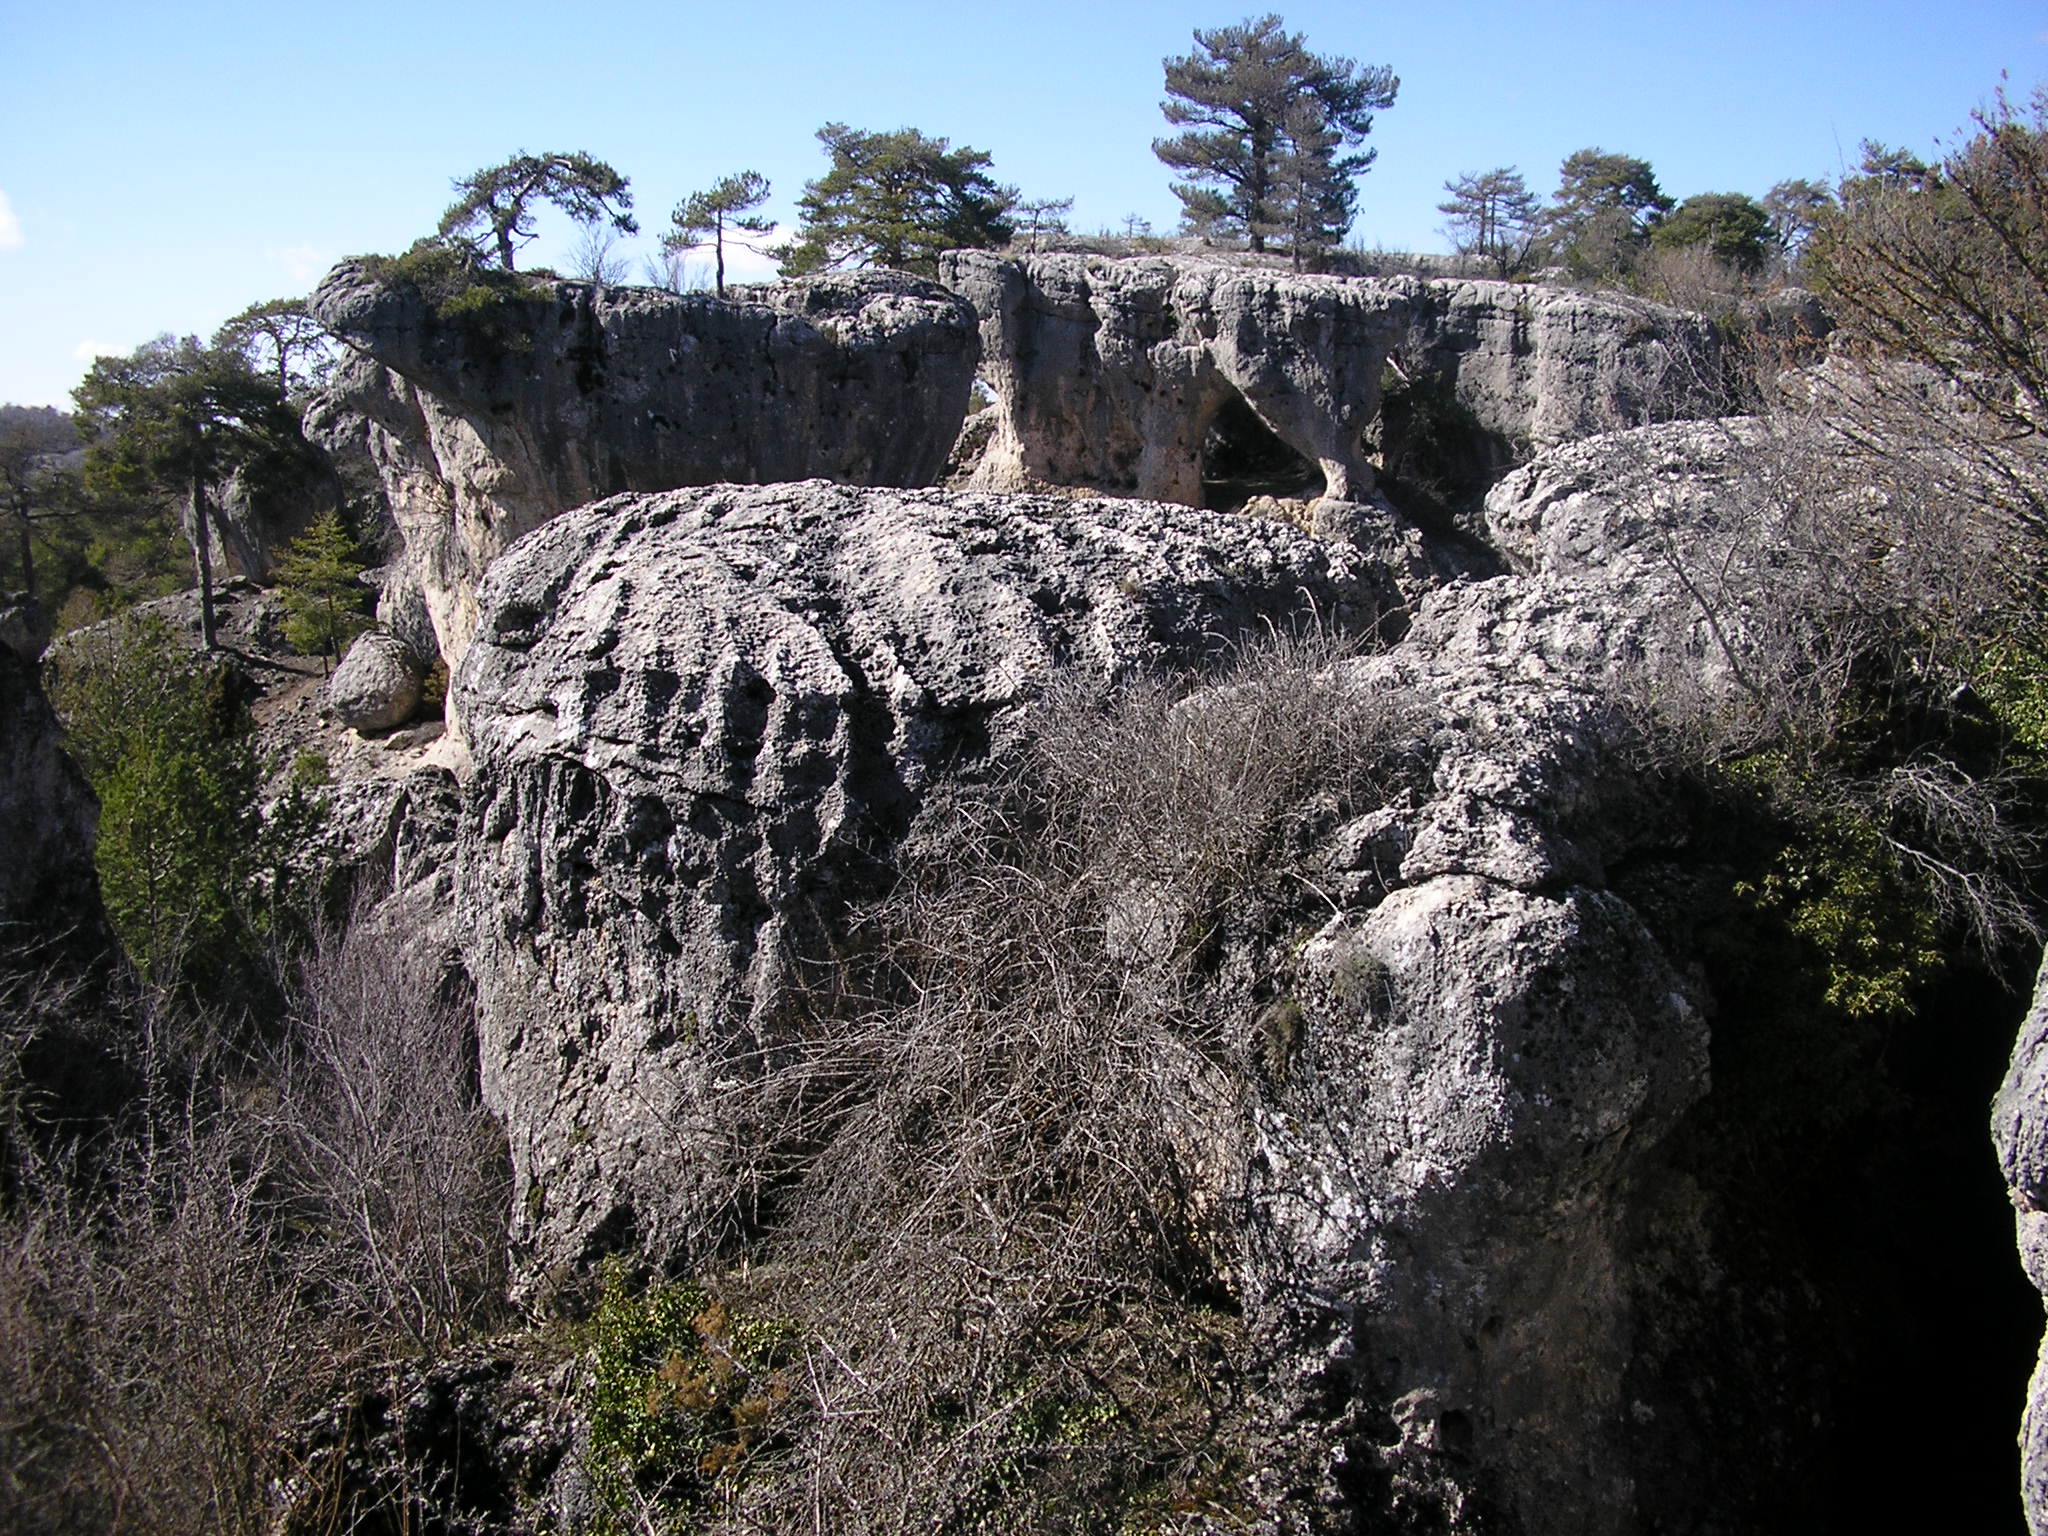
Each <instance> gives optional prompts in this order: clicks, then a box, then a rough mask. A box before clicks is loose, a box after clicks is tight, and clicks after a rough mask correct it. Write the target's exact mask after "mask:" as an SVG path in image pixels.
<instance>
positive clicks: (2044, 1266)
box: [1991, 965, 2048, 1536]
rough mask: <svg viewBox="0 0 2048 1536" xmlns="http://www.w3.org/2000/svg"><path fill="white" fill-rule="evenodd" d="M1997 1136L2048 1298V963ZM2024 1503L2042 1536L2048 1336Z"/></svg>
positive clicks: (2000, 1105)
mask: <svg viewBox="0 0 2048 1536" xmlns="http://www.w3.org/2000/svg"><path fill="white" fill-rule="evenodd" d="M1991 1138H1992V1142H1993V1145H1994V1146H1995V1147H1996V1148H1997V1151H1998V1164H1999V1167H2000V1169H2001V1170H2002V1171H2003V1172H2004V1174H2005V1183H2006V1188H2007V1190H2008V1191H2009V1192H2010V1194H2011V1196H2012V1204H2013V1213H2014V1224H2015V1227H2016V1229H2017V1235H2018V1238H2019V1250H2020V1263H2021V1264H2022V1266H2023V1267H2024V1268H2025V1269H2026V1272H2027V1278H2028V1279H2029V1280H2030V1281H2032V1282H2033V1284H2034V1288H2035V1289H2036V1290H2038V1291H2040V1292H2041V1293H2042V1295H2043V1296H2044V1297H2048V965H2044V966H2043V967H2042V969H2041V972H2040V975H2039V977H2038V978H2037V980H2036V982H2035V985H2034V1004H2033V1007H2032V1009H2031V1010H2029V1012H2028V1014H2027V1017H2026V1022H2025V1023H2023V1024H2022V1025H2021V1026H2020V1032H2019V1038H2018V1040H2017V1041H2015V1042H2014V1045H2013V1052H2012V1065H2011V1067H2010V1068H2009V1069H2008V1070H2007V1072H2006V1076H2005V1082H2004V1083H2003V1084H2002V1085H2001V1086H2000V1087H1999V1090H1998V1098H1997V1100H1996V1102H1995V1103H1994V1104H1993V1105H1992V1108H1991ZM2020 1499H2021V1503H2022V1505H2023V1506H2024V1508H2025V1510H2026V1515H2027V1529H2028V1530H2029V1531H2032V1532H2033V1533H2034V1536H2042V1533H2044V1532H2048V1334H2044V1335H2043V1338H2042V1341H2041V1355H2040V1359H2039V1360H2038V1361H2037V1363H2036V1364H2035V1366H2034V1378H2033V1380H2032V1382H2031V1383H2029V1385H2028V1388H2027V1408H2026V1416H2025V1418H2024V1419H2023V1420H2022V1422H2021V1425H2020Z"/></svg>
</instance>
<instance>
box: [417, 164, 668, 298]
mask: <svg viewBox="0 0 2048 1536" xmlns="http://www.w3.org/2000/svg"><path fill="white" fill-rule="evenodd" d="M626 185H627V183H626V178H625V177H623V176H621V175H620V174H619V173H618V172H617V171H615V170H613V169H612V168H611V167H610V166H608V165H606V164H605V163H604V162H603V161H602V160H597V159H593V158H592V157H591V156H589V155H586V154H583V153H582V152H581V151H577V152H573V153H569V154H561V153H551V154H545V155H529V154H523V153H522V154H517V155H514V156H513V157H512V158H511V159H510V160H507V161H506V162H505V163H504V164H503V165H491V166H486V167H485V168H484V169H482V170H480V171H476V172H473V173H472V174H470V175H468V176H464V177H461V178H459V179H458V180H457V181H456V183H455V190H456V191H457V192H458V193H460V194H461V195H460V196H459V197H457V198H456V200H455V202H454V203H452V204H451V205H450V206H449V208H448V211H447V212H446V213H444V214H442V215H441V228H440V234H441V238H442V239H444V240H460V241H463V242H465V243H467V242H470V241H472V240H475V241H481V240H488V241H489V242H490V246H491V249H492V250H493V251H495V252H496V254H497V257H498V264H499V265H500V266H501V267H503V268H504V269H505V270H506V271H507V272H510V271H511V270H512V252H513V251H514V249H516V247H515V246H514V245H513V241H514V240H515V239H517V240H518V241H520V242H521V243H522V244H523V243H524V242H526V241H528V240H531V239H532V238H533V236H534V232H535V231H534V223H533V205H534V204H535V203H553V204H554V205H555V206H556V207H557V208H559V209H561V210H562V211H563V212H564V213H566V214H568V215H569V217H570V218H572V219H574V220H575V221H576V222H577V223H579V224H595V223H597V222H598V220H600V219H605V218H609V219H610V220H611V223H612V227H613V228H614V229H616V230H617V231H618V232H619V233H620V234H622V235H632V234H638V233H639V230H640V226H639V225H638V224H636V223H634V222H633V216H632V214H631V213H629V212H628V211H627V210H628V209H630V208H631V207H632V206H633V194H632V193H631V192H629V191H627V190H626Z"/></svg>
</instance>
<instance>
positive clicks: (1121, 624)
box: [454, 481, 1398, 1283]
mask: <svg viewBox="0 0 2048 1536" xmlns="http://www.w3.org/2000/svg"><path fill="white" fill-rule="evenodd" d="M1397 601H1398V598H1397V597H1396V596H1395V595H1394V594H1393V593H1392V591H1391V588H1390V585H1389V583H1388V582H1387V581H1386V579H1385V578H1384V576H1383V575H1382V574H1381V573H1379V572H1378V571H1377V570H1376V569H1375V568H1373V567H1372V566H1370V565H1369V564H1368V563H1367V562H1366V561H1365V560H1364V559H1363V558H1362V557H1360V556H1359V555H1357V554H1356V553H1355V552H1353V551H1351V550H1349V549H1347V548H1342V547H1337V546H1331V545H1326V544H1323V543H1320V542H1318V541H1316V540H1314V539H1311V538H1309V537H1308V536H1306V535H1304V534H1302V533H1301V532H1299V531H1298V530H1295V529H1292V528H1289V527H1286V526H1285V525H1283V524H1280V523H1278V522H1267V521H1254V520H1250V519H1240V518H1230V517H1224V516H1221V515H1217V514H1204V513H1198V512H1190V511H1188V510H1186V509H1183V508H1172V507H1164V506H1158V505H1154V504H1149V503H1142V502H1101V501H1086V500H1081V501H1075V500H1066V499H1055V498H1043V497H1041V498H1032V497H1020V496H992V495H985V494H975V493H967V492H940V491H925V492H908V491H882V490H855V489H848V488H843V487H837V486H833V485H829V484H826V483H823V482H818V481H811V482H806V483H800V484H795V485H785V486H774V487H766V488H762V489H758V490H750V489H744V488H740V487H716V488H712V489H708V490H694V491H678V492H674V493H670V494H667V495H660V496H635V497H620V498H614V499H613V500H610V501H606V502H601V503H598V504H596V505H594V506H591V507H587V508H584V509H582V510H580V511H578V512H575V513H573V514H571V515H569V516H567V517H563V518H560V519H557V520H556V521H554V522H553V523H550V524H549V525H547V526H546V527H544V528H542V529H540V530H538V531H537V532H535V533H534V534H532V535H530V536H529V537H528V538H526V539H525V540H523V541H521V542H520V543H519V544H518V545H516V546H515V547H514V548H513V549H512V550H510V551H508V552H507V553H506V554H505V555H504V556H503V557H501V558H500V560H499V561H498V563H497V564H496V565H494V566H493V567H492V569H491V572H490V574H489V575H488V577H487V578H486V579H485V582H484V586H483V588H482V591H481V594H480V599H479V613H480V623H479V627H478V631H477V638H476V641H475V643H474V644H473V646H472V647H471V649H470V652H469V654H468V656H467V657H466V658H465V659H464V661H463V664H462V666H461V667H460V669H459V670H458V672H457V674H456V678H455V684H454V691H455V694H456V696H457V698H458V699H459V701H460V703H461V705H462V708H463V709H464V711H465V714H466V718H467V719H468V721H469V725H470V744H471V750H472V752H473V754H474V759H475V779H474V781H473V785H472V802H471V805H470V808H469V810H468V812H467V814H466V818H465V823H464V827H463V831H462V834H461V838H460V843H459V849H458V855H457V857H458V888H459V891H460V898H459V899H460V902H461V905H462V922H461V927H462V931H463V932H464V933H465V935H466V936H467V937H466V945H467V950H468V955H467V958H468V964H469V969H470V972H471V974H472V975H473V976H474V978H475V980H476V987H477V1008H478V1020H479V1032H480V1037H481V1051H482V1073H483V1084H484V1092H485V1094H486V1096H487V1098H488V1100H489V1102H490V1104H491V1106H492V1108H493V1109H494V1110H495V1111H496V1112H497V1113H498V1114H499V1115H501V1116H502V1117H503V1120H504V1124H505V1128H506V1133H507V1136H508V1138H509V1141H510V1145H511V1152H512V1160H513V1165H514V1168H515V1172H516V1177H517V1181H518V1199H517V1202H516V1215H515V1220H514V1240H515V1248H516V1250H517V1252H518V1254H519V1256H520V1258H521V1260H522V1263H523V1265H524V1267H525V1272H526V1274H527V1277H528V1281H529V1283H531V1282H532V1281H533V1279H534V1278H535V1277H536V1276H545V1275H546V1274H547V1273H548V1272H549V1271H550V1270H552V1269H553V1268H554V1267H555V1266H557V1265H560V1264H563V1263H567V1262H571V1261H575V1260H578V1259H579V1258H585V1257H588V1256H589V1255H590V1254H592V1253H594V1252H602V1251H605V1250H606V1249H608V1248H623V1247H629V1246H632V1245H635V1244H637V1245H641V1246H644V1247H646V1248H648V1249H650V1250H652V1251H653V1252H656V1253H659V1254H663V1255H666V1256H669V1257H673V1258H678V1259H682V1258H683V1257H684V1256H687V1255H692V1254H694V1255H696V1256H698V1257H702V1255H703V1254H704V1253H705V1252H706V1251H707V1250H708V1248H709V1247H710V1246H711V1245H713V1244H714V1242H715V1240H716V1236H717V1234H718V1233H719V1232H720V1231H721V1230H722V1228H721V1226H720V1223H721V1222H722V1221H724V1220H725V1219H726V1218H727V1215H728V1213H727V1212H726V1211H725V1210H724V1209H723V1207H722V1205H721V1200H722V1198H723V1197H722V1195H721V1193H720V1192H721V1190H722V1189H724V1188H725V1187H726V1186H727V1182H728V1181H727V1180H726V1173H727V1168H726V1165H725V1163H724V1161H723V1159H724V1158H725V1157H726V1156H727V1151H726V1149H727V1148H728V1147H729V1145H730V1143H731V1139H732V1136H733V1133H734V1128H733V1127H731V1126H728V1125H722V1124H721V1123H719V1121H718V1118H717V1115H718V1110H717V1106H718V1104H719V1103H720V1102H722V1100H721V1096H720V1093H719V1091H718V1090H719V1085H720V1082H721V1079H722V1078H724V1076H725V1075H726V1074H727V1073H728V1072H729V1071H732V1070H735V1066H734V1064H735V1063H743V1062H745V1061H747V1060H750V1059H752V1057H753V1053H755V1052H757V1051H759V1050H761V1049H763V1048H764V1047H765V1046H767V1045H769V1044H771V1043H773V1042H774V1041H775V1040H776V1039H777V1038H778V1032H779V1031H780V1030H782V1029H783V1028H784V1027H785V1026H786V1020H787V1019H788V1017H789V1016H791V1014H792V1012H793V1011H795V1010H800V1009H801V1008H802V1006H803V996H804V989H805V987H806V986H807V984H808V983H809V981H810V980H811V979H813V977H814V974H815V973H814V972H813V971H811V970H808V969H807V968H806V967H807V965H808V964H809V963H810V962H813V961H815V960H816V959H817V958H818V957H819V956H820V955H821V954H823V953H825V951H826V948H827V944H828V941H829V940H831V938H832V937H833V935H834V934H835V933H836V932H837V931H838V929H837V924H838V923H839V922H840V921H841V919H842V917H843V914H844V913H845V912H846V911H847V909H848V908H849V907H850V906H852V905H854V904H857V903H859V902H862V901H866V900H869V899H872V898H873V897H875V896H876V895H877V894H878V893H879V892H880V891H882V890H883V889H886V886H887V883H888V869H889V856H890V850H891V848H892V846H893V845H894V844H895V842H896V841H897V840H898V839H900V838H901V837H902V836H903V835H904V834H905V832H906V831H907V829H908V828H909V827H910V826H911V824H912V822H913V821H914V820H915V818H916V817H917V815H918V813H919V811H920V809H921V807H922V806H923V805H924V803H925V801H926V799H927V797H928V796H929V795H930V794H931V793H932V792H933V791H934V790H935V788H938V787H941V786H943V785H945V784H946V783H948V782H958V781H963V780H965V781H973V780H976V779H981V778H985V777H987V776H988V775H991V774H996V773H1000V772H1002V771H1003V770H1004V769H1005V767H1006V766H1007V765H1009V764H1011V763H1013V762H1014V761H1015V759H1016V757H1017V754H1018V751H1019V749H1020V747H1021V746H1022V744H1023V743H1024V742H1025V741H1026V740H1027V739H1028V734H1029V724H1028V719H1027V716H1028V706H1029V704H1030V701H1031V700H1032V699H1033V698H1034V697H1035V696H1036V695H1037V693H1038V692H1039V690H1040V689H1042V688H1043V687H1044V686H1045V684H1046V683H1047V682H1048V681H1049V680H1050V679H1051V678H1052V677H1053V676H1054V675H1055V674H1056V673H1058V672H1061V671H1063V670H1071V671H1078V672H1079V673H1081V674H1084V675H1087V676H1091V677H1094V678H1096V679H1108V678H1115V677H1119V676H1124V675H1127V674H1131V673H1133V672H1136V671H1139V670H1141V669H1147V668H1162V667H1163V668H1174V667H1184V666H1191V665H1194V664H1197V663H1199V662H1201V661H1202V660H1203V659H1204V658H1205V657H1211V656H1213V655H1214V654H1216V653H1217V652H1219V651H1220V650H1224V649H1227V648H1228V647H1229V646H1230V644H1231V643H1232V642H1233V640H1235V639H1237V638H1240V637H1244V636H1246V635H1248V634H1253V633H1261V632H1263V631H1264V630H1265V629H1266V627H1267V626H1279V627H1282V628H1285V627H1288V626H1290V625H1293V624H1296V623H1301V622H1311V621H1314V620H1320V622H1322V623H1324V624H1327V625H1332V626H1335V627H1337V628H1339V629H1343V630H1349V631H1354V632H1356V631H1363V632H1368V633H1369V632H1371V631H1372V630H1373V629H1374V628H1375V627H1376V625H1378V624H1379V623H1380V621H1382V620H1383V619H1384V618H1385V617H1387V613H1388V609H1389V607H1390V606H1391V605H1392V604H1393V603H1395V602H1397Z"/></svg>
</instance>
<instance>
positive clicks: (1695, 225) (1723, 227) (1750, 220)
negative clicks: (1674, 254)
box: [1650, 192, 1771, 272]
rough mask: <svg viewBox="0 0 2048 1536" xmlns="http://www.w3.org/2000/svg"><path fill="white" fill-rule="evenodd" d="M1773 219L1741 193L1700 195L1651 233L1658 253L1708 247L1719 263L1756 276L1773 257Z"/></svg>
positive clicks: (1667, 217)
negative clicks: (1771, 248) (1720, 261)
mask: <svg viewBox="0 0 2048 1536" xmlns="http://www.w3.org/2000/svg"><path fill="white" fill-rule="evenodd" d="M1770 237H1771V216H1770V214H1769V213H1767V212H1765V210H1764V207H1763V205H1762V204H1761V203H1759V202H1757V200H1756V199H1755V198H1753V197H1747V196H1745V195H1744V194H1742V193H1740V192H1701V193H1698V194H1696V195H1695V196H1692V197H1688V198H1687V199H1686V200H1685V201H1684V202H1682V203H1680V204H1679V205H1678V207H1677V208H1676V209H1675V210H1673V211H1672V212H1671V213H1670V214H1668V215H1667V216H1666V217H1664V218H1663V219H1661V220H1660V221H1659V222H1658V224H1657V226H1656V228H1654V229H1653V230H1651V231H1650V243H1651V244H1652V245H1654V246H1655V247H1656V248H1657V249H1659V250H1666V251H1675V250H1685V249H1687V248H1689V247H1692V246H1705V247H1706V248H1707V249H1708V250H1710V251H1712V252H1713V254H1714V255H1715V256H1716V257H1717V258H1718V259H1720V260H1722V261H1725V262H1728V263H1730V264H1731V265H1733V266H1736V267H1739V268H1740V269H1741V270H1742V271H1744V272H1755V271H1756V270H1758V269H1759V268H1760V267H1762V266H1763V264H1764V261H1765V259H1766V258H1767V257H1768V256H1769V254H1770V245H1771V238H1770Z"/></svg>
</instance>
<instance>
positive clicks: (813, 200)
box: [775, 123, 1017, 277]
mask: <svg viewBox="0 0 2048 1536" xmlns="http://www.w3.org/2000/svg"><path fill="white" fill-rule="evenodd" d="M818 141H819V142H820V143H821V144H823V145H824V146H825V152H826V153H827V154H828V155H830V156H831V157H832V168H831V169H830V170H829V171H827V172H826V173H825V174H824V175H823V176H821V177H819V178H818V179H817V180H816V181H813V182H809V183H807V184H806V185H805V187H804V195H803V196H802V197H801V198H799V199H798V200H797V210H798V214H799V218H800V221H801V222H800V223H799V224H798V227H797V236H796V239H795V240H794V241H793V242H791V243H790V244H789V245H786V246H782V247H780V248H778V250H777V251H776V253H775V254H776V255H777V256H778V257H779V258H780V260H781V263H782V273H783V275H784V276H785V277H798V276H801V275H803V274H804V273H807V272H820V271H824V270H826V269H827V268H831V267H841V266H847V265H855V264H872V265H875V266H879V267H894V268H896V269H898V270H899V271H904V272H919V273H923V274H924V275H925V276H927V277H929V276H933V275H936V273H937V272H938V269H939V253H940V252H941V251H946V250H952V249H955V248H959V247H978V248H983V249H992V248H995V247H999V246H1002V245H1005V244H1007V243H1008V242H1009V239H1010V236H1011V233H1012V229H1011V223H1010V211H1011V209H1012V208H1013V207H1015V205H1016V202H1017V192H1016V189H1015V188H1014V187H1005V186H1001V185H998V184H997V183H996V181H995V180H994V179H993V178H992V177H990V176H989V175H988V167H989V163H990V161H989V157H988V156H987V155H986V154H984V153H983V152H982V151H981V150H978V149H968V148H966V147H965V146H962V147H961V148H959V149H952V148H950V147H949V146H948V143H947V141H946V140H945V139H931V138H926V137H925V136H924V135H923V134H921V133H919V132H918V131H917V130H916V129H914V128H899V129H897V130H896V131H895V132H894V133H868V132H864V131H862V130H860V129H858V128H849V127H847V126H846V125H845V124H844V123H827V124H826V125H825V126H824V127H823V128H820V129H819V130H818Z"/></svg>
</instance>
